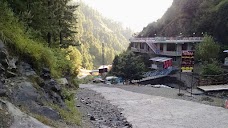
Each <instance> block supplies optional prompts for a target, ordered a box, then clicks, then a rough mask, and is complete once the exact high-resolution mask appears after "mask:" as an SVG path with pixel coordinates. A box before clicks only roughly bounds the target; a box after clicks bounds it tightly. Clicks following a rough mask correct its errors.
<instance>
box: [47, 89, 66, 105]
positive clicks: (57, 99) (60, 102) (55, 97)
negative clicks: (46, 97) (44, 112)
mask: <svg viewBox="0 0 228 128" xmlns="http://www.w3.org/2000/svg"><path fill="white" fill-rule="evenodd" d="M50 96H51V98H52V100H53V102H54V103H55V104H58V105H59V106H61V107H65V103H64V101H63V98H62V97H61V95H60V94H58V93H56V92H53V91H51V92H50Z"/></svg>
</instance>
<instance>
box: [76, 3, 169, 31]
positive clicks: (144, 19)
mask: <svg viewBox="0 0 228 128" xmlns="http://www.w3.org/2000/svg"><path fill="white" fill-rule="evenodd" d="M75 1H76V0H75ZM82 1H83V2H85V3H86V4H88V5H89V6H91V7H93V8H94V9H96V10H98V11H99V12H100V13H101V14H102V15H103V16H105V17H107V18H109V19H112V20H114V21H117V22H121V23H122V24H123V26H124V27H130V28H131V29H132V30H134V31H135V32H140V31H141V30H142V29H143V27H146V26H147V25H148V24H149V23H151V22H153V21H157V20H158V19H159V18H161V17H162V15H163V14H164V13H165V12H166V10H167V9H168V8H169V7H170V6H171V4H172V2H173V0H82Z"/></svg>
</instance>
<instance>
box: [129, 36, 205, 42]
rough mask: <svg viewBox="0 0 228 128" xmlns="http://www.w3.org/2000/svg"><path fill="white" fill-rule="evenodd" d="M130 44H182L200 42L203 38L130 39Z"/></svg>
mask: <svg viewBox="0 0 228 128" xmlns="http://www.w3.org/2000/svg"><path fill="white" fill-rule="evenodd" d="M129 40H130V41H131V42H150V43H174V42H175V43H183V42H202V41H203V37H145V38H137V37H132V38H130V39H129Z"/></svg>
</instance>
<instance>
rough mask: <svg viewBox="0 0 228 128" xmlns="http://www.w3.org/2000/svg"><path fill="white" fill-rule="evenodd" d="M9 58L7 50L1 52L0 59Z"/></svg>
mask: <svg viewBox="0 0 228 128" xmlns="http://www.w3.org/2000/svg"><path fill="white" fill-rule="evenodd" d="M7 58H8V53H7V51H6V50H5V49H1V50H0V59H1V60H2V59H7Z"/></svg>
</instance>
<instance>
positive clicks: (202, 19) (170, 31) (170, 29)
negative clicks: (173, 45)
mask: <svg viewBox="0 0 228 128" xmlns="http://www.w3.org/2000/svg"><path fill="white" fill-rule="evenodd" d="M227 11H228V0H174V1H173V4H172V6H171V7H170V8H169V9H168V10H167V11H166V13H165V14H164V15H163V17H162V18H161V19H159V20H157V22H153V23H151V24H149V25H148V26H147V27H145V28H144V29H143V31H142V32H141V33H140V34H139V36H143V37H152V36H154V35H155V34H156V35H157V36H179V34H180V33H182V35H183V36H202V33H203V34H205V33H207V34H209V35H212V36H213V37H214V38H215V39H216V40H217V41H219V42H220V43H222V44H226V45H228V36H227V33H228V13H227ZM193 33H195V34H193Z"/></svg>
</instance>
